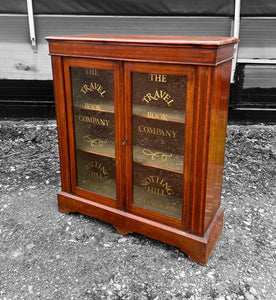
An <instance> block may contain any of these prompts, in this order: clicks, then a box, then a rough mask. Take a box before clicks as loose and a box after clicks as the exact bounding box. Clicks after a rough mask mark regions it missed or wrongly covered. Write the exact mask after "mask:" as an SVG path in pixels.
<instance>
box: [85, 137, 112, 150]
mask: <svg viewBox="0 0 276 300" xmlns="http://www.w3.org/2000/svg"><path fill="white" fill-rule="evenodd" d="M83 140H84V141H85V142H87V143H89V144H90V146H91V147H94V146H99V147H103V145H104V144H106V143H107V139H106V140H101V139H91V138H90V137H89V136H88V135H85V136H84V137H83Z"/></svg>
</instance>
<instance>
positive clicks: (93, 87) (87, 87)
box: [80, 82, 106, 98]
mask: <svg viewBox="0 0 276 300" xmlns="http://www.w3.org/2000/svg"><path fill="white" fill-rule="evenodd" d="M95 91H96V92H98V93H99V94H100V95H101V97H102V98H104V94H105V93H106V90H104V88H103V87H102V86H101V85H100V84H99V83H97V82H90V83H89V84H84V85H83V86H82V88H81V89H80V92H81V93H83V94H86V93H87V92H95Z"/></svg>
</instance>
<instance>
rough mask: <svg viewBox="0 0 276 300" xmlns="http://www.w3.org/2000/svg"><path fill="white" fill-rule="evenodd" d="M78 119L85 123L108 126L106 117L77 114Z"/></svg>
mask: <svg viewBox="0 0 276 300" xmlns="http://www.w3.org/2000/svg"><path fill="white" fill-rule="evenodd" d="M79 121H80V122H85V123H91V124H95V125H100V126H106V127H108V126H109V120H107V119H98V118H95V117H89V116H82V115H79Z"/></svg>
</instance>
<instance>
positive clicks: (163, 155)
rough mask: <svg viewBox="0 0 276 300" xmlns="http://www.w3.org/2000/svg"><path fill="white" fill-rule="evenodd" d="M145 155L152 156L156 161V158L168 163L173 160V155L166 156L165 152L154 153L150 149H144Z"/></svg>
mask: <svg viewBox="0 0 276 300" xmlns="http://www.w3.org/2000/svg"><path fill="white" fill-rule="evenodd" d="M143 154H144V155H147V156H151V159H152V160H156V158H161V160H163V161H166V160H167V159H168V158H172V156H173V155H172V153H170V154H166V153H163V152H152V151H151V150H149V149H143Z"/></svg>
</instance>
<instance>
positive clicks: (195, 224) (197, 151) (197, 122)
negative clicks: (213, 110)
mask: <svg viewBox="0 0 276 300" xmlns="http://www.w3.org/2000/svg"><path fill="white" fill-rule="evenodd" d="M212 78H213V68H212V67H202V66H200V67H197V72H196V88H195V91H196V96H195V105H194V131H193V151H192V163H191V164H192V167H191V171H192V194H191V197H190V201H191V202H190V216H191V217H190V232H191V233H193V234H196V235H200V236H203V235H204V211H205V197H206V174H207V158H208V140H209V125H210V98H211V90H212V86H211V83H212Z"/></svg>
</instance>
